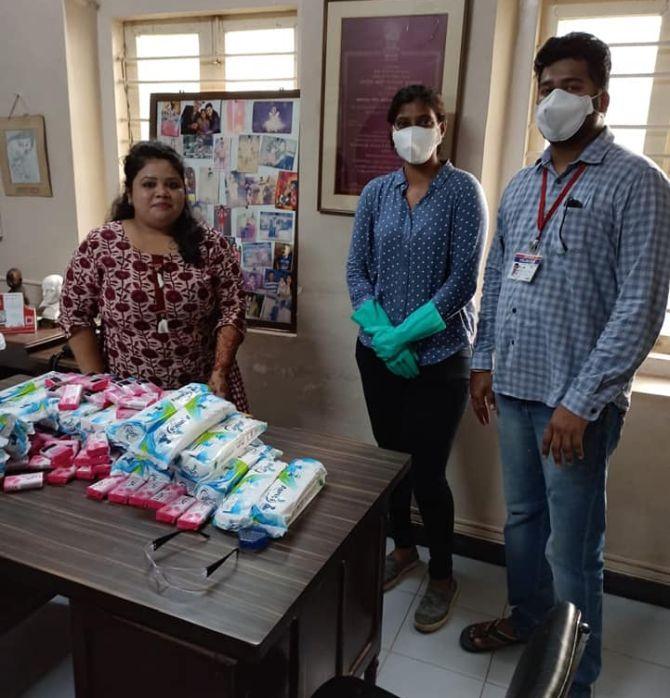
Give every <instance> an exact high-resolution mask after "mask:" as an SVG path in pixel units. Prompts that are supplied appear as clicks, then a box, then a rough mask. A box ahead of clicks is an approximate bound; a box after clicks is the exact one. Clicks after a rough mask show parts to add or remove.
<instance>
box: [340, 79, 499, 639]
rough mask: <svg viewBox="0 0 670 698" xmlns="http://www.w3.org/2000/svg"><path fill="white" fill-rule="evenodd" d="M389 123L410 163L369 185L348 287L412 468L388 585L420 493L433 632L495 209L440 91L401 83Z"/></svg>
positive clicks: (366, 375) (368, 359) (403, 564)
mask: <svg viewBox="0 0 670 698" xmlns="http://www.w3.org/2000/svg"><path fill="white" fill-rule="evenodd" d="M388 123H389V124H390V135H391V140H392V142H393V145H394V147H395V150H396V152H397V153H398V155H399V156H400V157H401V158H402V160H403V161H404V162H403V166H402V168H400V169H399V170H396V171H395V172H391V173H390V174H388V175H384V176H382V177H377V178H376V179H373V180H372V181H371V182H369V183H368V184H367V185H366V187H365V188H364V189H363V191H362V193H361V197H360V202H359V204H358V210H357V211H356V218H355V219H354V230H353V236H352V241H351V249H350V252H349V260H348V263H347V283H348V286H349V294H350V296H351V302H352V305H353V307H354V311H355V312H354V314H353V316H352V318H353V320H354V321H355V322H356V323H358V324H359V325H360V327H361V330H360V334H359V338H358V342H357V345H356V360H357V363H358V367H359V370H360V373H361V380H362V383H363V392H364V394H365V400H366V403H367V408H368V413H369V415H370V421H371V424H372V430H373V432H374V435H375V439H376V440H377V443H378V444H379V445H380V446H381V447H382V448H389V449H393V450H396V451H403V452H405V453H410V454H411V455H412V467H411V470H410V473H409V475H408V476H407V477H406V478H405V479H404V480H403V481H402V482H401V483H400V484H399V485H398V486H397V488H396V489H395V491H394V492H393V494H392V497H391V511H390V519H391V532H392V535H393V538H394V542H395V549H394V550H393V552H392V553H391V554H390V555H389V556H388V557H387V559H386V565H385V571H384V589H385V590H386V589H390V588H391V587H393V586H395V584H397V583H398V581H399V580H400V579H401V578H402V576H403V575H404V574H406V573H407V572H408V571H409V570H411V569H412V568H413V567H414V566H415V565H416V564H417V563H418V555H417V550H416V547H415V545H414V541H413V540H412V529H411V524H410V502H411V496H412V493H414V496H415V498H416V501H417V503H418V505H419V509H420V511H421V516H422V519H423V524H424V529H425V531H426V535H427V538H428V544H429V549H430V563H429V572H430V583H429V585H428V587H427V589H426V593H425V595H424V597H423V598H422V599H421V602H420V604H419V606H418V608H417V610H416V613H415V618H414V622H415V625H416V627H417V629H419V630H421V631H424V632H431V631H433V630H436V629H437V628H439V627H440V626H441V625H442V624H443V623H444V622H445V621H446V620H447V617H448V614H449V609H450V606H451V604H452V602H453V599H454V598H455V595H456V592H457V585H456V582H455V580H454V578H453V576H452V560H451V557H452V547H453V536H454V502H453V497H452V494H451V489H450V488H449V484H448V482H447V479H446V476H445V470H446V464H447V460H448V458H449V451H450V449H451V444H452V441H453V438H454V435H455V433H456V430H457V428H458V424H459V422H460V419H461V417H462V415H463V411H464V409H465V405H466V402H467V395H468V376H469V368H470V356H471V351H472V350H471V345H472V341H473V339H474V329H475V313H474V306H473V303H472V298H473V296H474V293H475V289H476V285H477V274H478V269H479V262H480V259H481V254H482V247H483V244H484V239H485V236H486V222H487V215H486V204H485V202H484V197H483V192H482V189H481V186H480V185H479V183H478V182H477V180H476V179H475V178H474V177H473V176H472V175H470V174H468V173H467V172H463V171H462V170H458V169H456V168H455V167H453V165H451V163H449V162H446V163H441V162H440V160H439V158H438V153H437V150H438V147H439V145H440V143H441V141H442V139H443V137H444V135H445V133H446V128H447V122H446V113H445V109H444V104H443V102H442V99H441V98H440V96H439V95H438V94H437V93H435V92H434V91H433V90H431V89H429V88H426V87H424V86H423V85H410V86H409V87H404V88H403V89H401V90H400V91H399V92H398V93H397V94H396V95H395V97H394V98H393V100H392V102H391V105H390V107H389V111H388Z"/></svg>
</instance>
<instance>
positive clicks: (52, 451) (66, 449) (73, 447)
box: [40, 441, 79, 468]
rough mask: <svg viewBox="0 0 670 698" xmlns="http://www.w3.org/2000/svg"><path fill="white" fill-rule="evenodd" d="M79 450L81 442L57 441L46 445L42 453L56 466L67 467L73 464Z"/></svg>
mask: <svg viewBox="0 0 670 698" xmlns="http://www.w3.org/2000/svg"><path fill="white" fill-rule="evenodd" d="M78 451H79V442H77V441H56V442H53V443H50V444H49V445H47V446H44V448H42V450H41V451H40V455H41V456H44V457H45V458H48V459H49V460H50V461H51V465H52V466H53V467H54V468H65V467H67V466H69V465H72V461H73V460H74V457H75V456H76V455H77V452H78Z"/></svg>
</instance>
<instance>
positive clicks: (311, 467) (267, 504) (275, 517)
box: [251, 458, 326, 538]
mask: <svg viewBox="0 0 670 698" xmlns="http://www.w3.org/2000/svg"><path fill="white" fill-rule="evenodd" d="M325 483H326V469H325V468H324V467H323V465H322V464H321V463H320V462H319V461H317V460H314V459H313V458H298V459H296V460H292V461H291V462H290V463H289V464H288V466H287V467H286V468H284V470H282V472H281V473H280V474H279V476H278V477H277V479H276V480H275V481H274V482H273V483H272V485H271V486H270V487H269V488H268V489H267V490H266V492H265V493H264V494H263V496H262V498H261V499H260V500H259V501H258V502H257V503H255V504H254V505H253V507H252V512H251V514H252V517H253V522H254V524H255V525H257V526H260V527H261V528H263V529H264V530H265V531H266V532H267V533H268V534H269V535H271V536H272V537H273V538H280V537H281V536H283V535H284V534H285V533H286V531H287V530H288V527H289V526H290V525H291V523H292V522H293V521H295V519H297V518H298V516H300V514H301V513H302V512H303V511H304V509H305V508H306V507H307V505H308V504H309V503H310V502H311V501H312V499H314V497H315V496H316V495H317V494H318V492H319V490H321V488H322V487H323V486H324V485H325Z"/></svg>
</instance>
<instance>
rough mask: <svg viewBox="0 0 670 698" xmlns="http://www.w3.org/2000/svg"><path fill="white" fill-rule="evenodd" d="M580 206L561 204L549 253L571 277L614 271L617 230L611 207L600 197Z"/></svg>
mask: <svg viewBox="0 0 670 698" xmlns="http://www.w3.org/2000/svg"><path fill="white" fill-rule="evenodd" d="M580 203H581V206H574V205H573V206H567V207H566V206H565V205H564V206H561V207H560V208H559V210H558V211H557V212H556V222H555V224H554V225H553V226H552V228H551V235H550V239H549V240H548V246H547V247H548V253H549V255H550V256H551V258H552V261H553V262H554V263H556V264H558V265H563V266H564V267H565V271H566V275H567V276H568V277H572V276H576V277H581V276H583V275H593V274H607V273H611V271H612V269H615V268H616V250H617V233H616V226H615V221H614V217H613V212H612V207H611V206H610V205H609V203H608V202H607V201H603V200H602V199H600V198H599V197H588V198H586V199H584V200H583V201H582V202H580Z"/></svg>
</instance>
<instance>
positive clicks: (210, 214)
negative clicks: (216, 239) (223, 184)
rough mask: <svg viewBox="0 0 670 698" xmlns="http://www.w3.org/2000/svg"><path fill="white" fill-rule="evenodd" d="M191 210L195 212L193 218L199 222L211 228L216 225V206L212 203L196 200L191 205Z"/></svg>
mask: <svg viewBox="0 0 670 698" xmlns="http://www.w3.org/2000/svg"><path fill="white" fill-rule="evenodd" d="M191 212H192V213H193V218H195V219H196V221H198V222H199V223H204V224H205V225H208V226H209V227H210V228H213V227H214V206H212V205H211V204H208V203H206V202H205V201H196V202H195V203H194V204H193V205H192V206H191Z"/></svg>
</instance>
